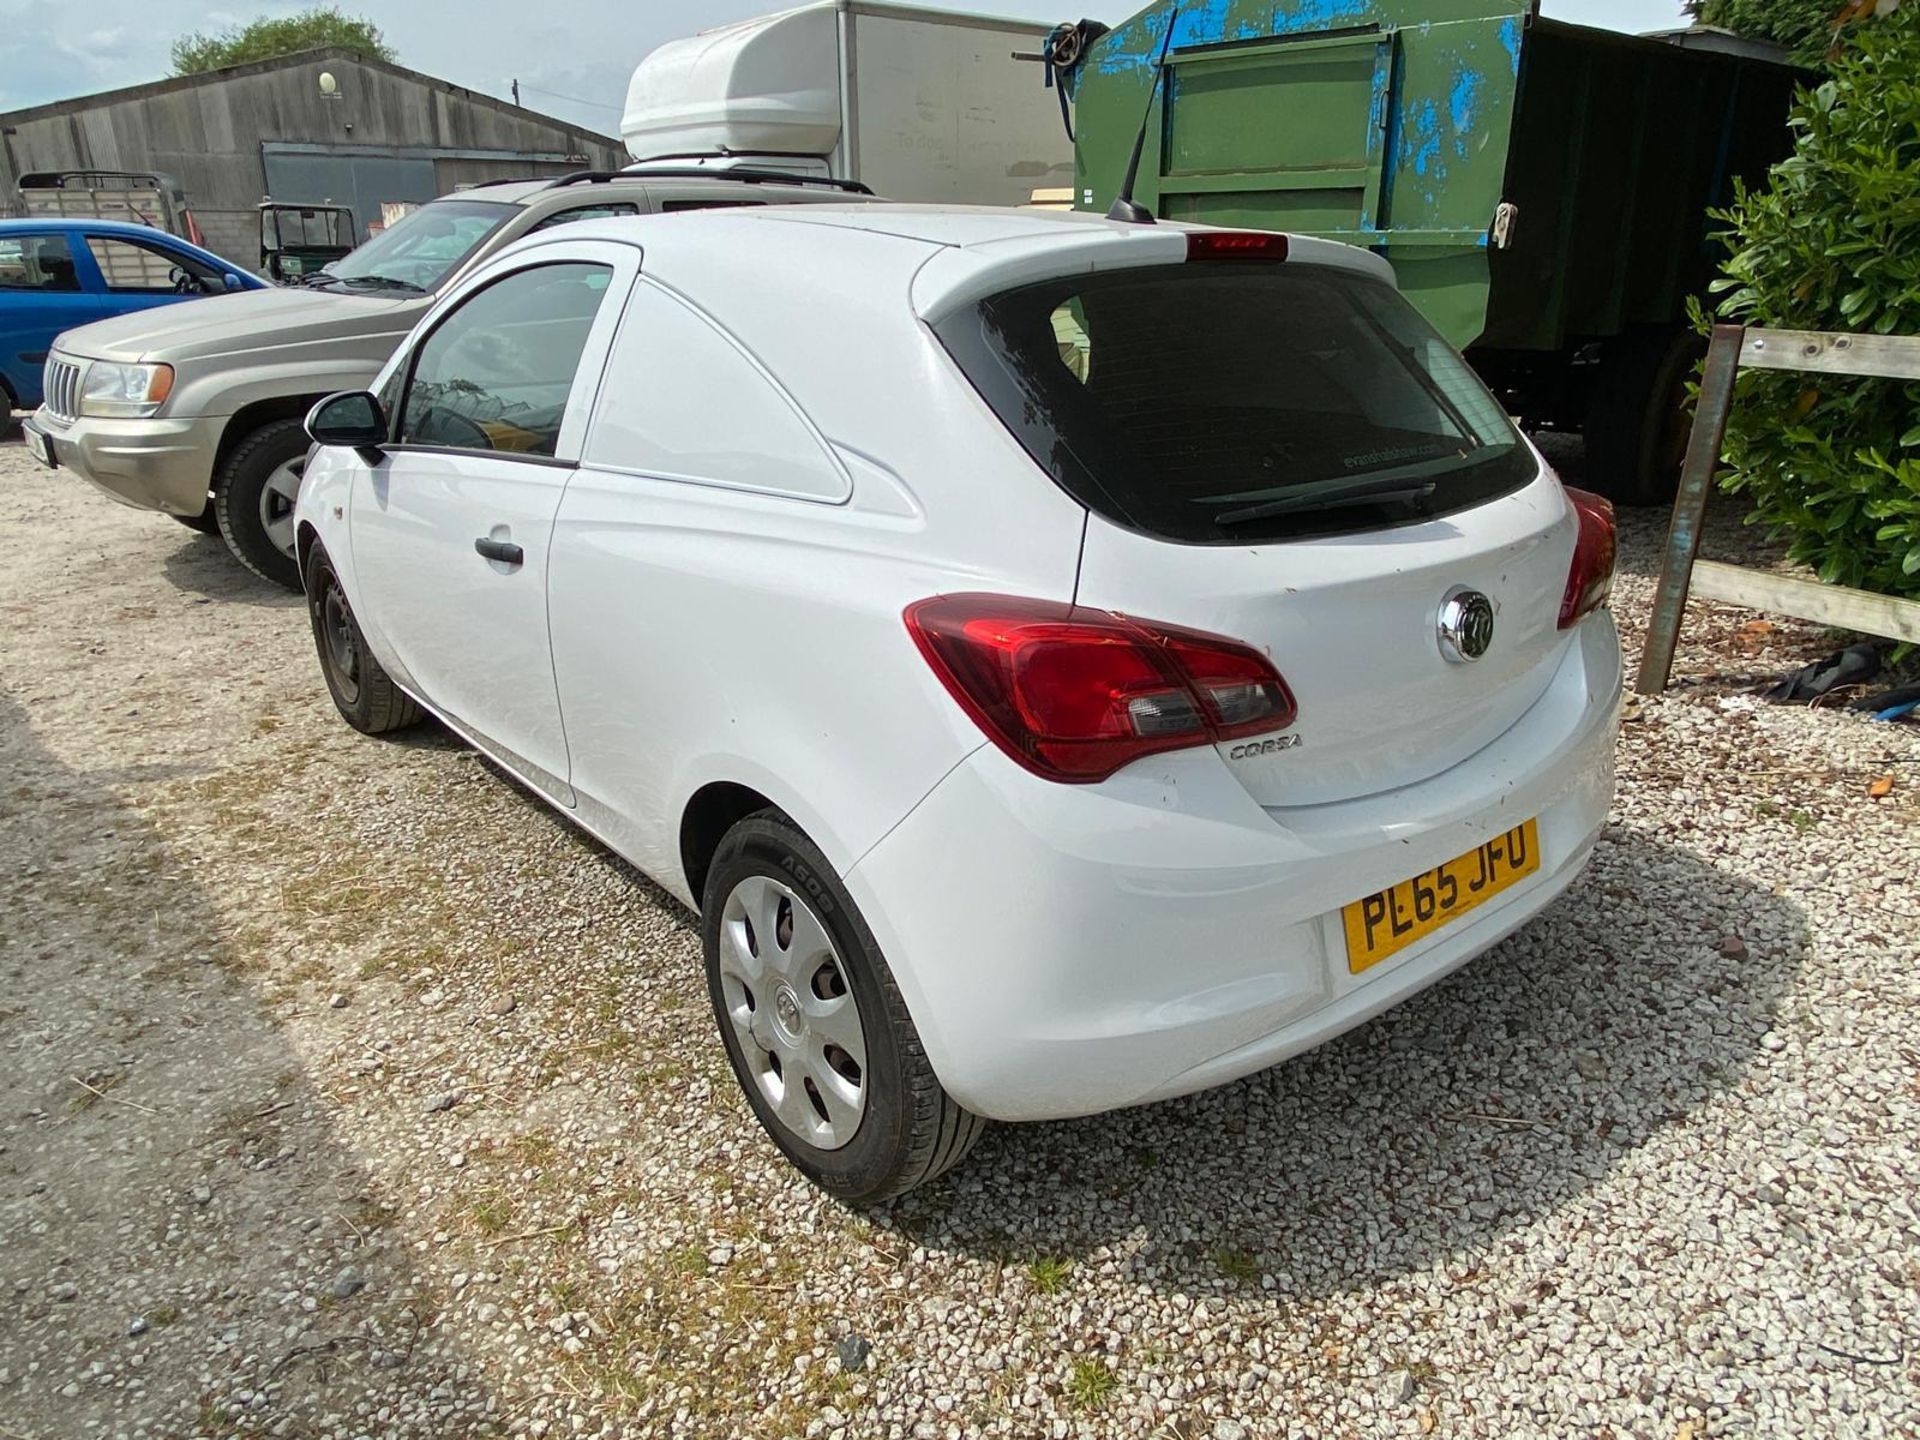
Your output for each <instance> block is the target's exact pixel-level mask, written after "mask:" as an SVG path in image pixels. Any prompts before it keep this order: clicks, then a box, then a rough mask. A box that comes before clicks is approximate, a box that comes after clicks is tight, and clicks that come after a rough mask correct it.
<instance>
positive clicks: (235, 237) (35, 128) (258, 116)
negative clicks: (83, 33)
mask: <svg viewBox="0 0 1920 1440" xmlns="http://www.w3.org/2000/svg"><path fill="white" fill-rule="evenodd" d="M323 72H324V73H326V74H330V75H332V76H333V79H334V82H335V89H334V93H333V94H332V95H331V96H328V95H324V94H322V93H321V87H320V76H321V74H322V73H323ZM625 163H627V157H626V152H625V150H624V148H623V147H622V146H621V144H620V142H619V141H618V140H614V139H612V138H610V137H608V136H605V135H600V134H596V133H595V132H593V131H591V130H585V129H582V128H581V127H579V126H577V125H570V124H568V123H566V122H565V121H563V120H556V119H554V118H552V117H551V116H547V115H542V114H539V113H538V112H536V111H533V110H526V109H522V108H521V107H520V106H518V105H512V104H509V103H508V102H506V101H504V100H496V99H494V98H493V97H492V96H489V95H480V94H476V93H475V92H473V91H471V90H465V89H462V88H461V87H460V86H458V85H452V84H449V83H447V82H446V81H444V80H436V79H435V78H433V77H432V76H431V75H422V74H420V73H419V72H418V71H415V70H408V69H406V68H405V67H403V66H399V65H390V64H388V63H386V62H385V61H381V60H372V59H368V58H366V57H363V56H359V55H356V54H354V53H353V52H352V51H349V50H345V49H338V48H333V49H324V50H308V51H303V52H301V53H299V54H297V55H287V56H282V57H280V58H279V59H275V60H264V61H259V62H257V63H255V64H250V65H235V66H232V67H230V68H228V69H225V70H212V71H208V72H206V73H205V74H201V75H183V76H177V77H174V78H172V79H168V80H160V81H156V82H154V83H152V84H149V85H135V86H131V87H129V88H127V89H123V90H108V91H105V92H103V93H101V94H98V95H87V96H81V97H79V98H77V99H73V100H62V101H58V102H56V103H54V104H50V105H37V106H34V107H32V108H30V109H26V110H15V111H12V112H11V113H6V114H0V214H9V215H12V214H19V213H21V211H20V197H19V192H18V189H17V184H18V181H19V177H20V176H21V175H22V174H25V173H28V172H31V171H35V170H84V169H102V170H141V171H146V170H158V171H162V172H165V173H167V174H170V175H172V176H174V177H175V178H176V179H178V180H179V181H180V183H181V186H182V187H183V188H184V189H185V191H186V193H187V201H188V203H189V204H190V205H191V206H192V208H193V212H194V214H195V216H196V217H197V218H198V219H199V221H200V225H201V228H202V230H203V231H204V232H205V234H206V237H207V243H208V244H209V246H210V247H211V248H213V249H214V250H217V251H219V252H221V253H222V254H224V255H226V256H227V257H228V258H230V259H232V260H236V261H239V262H240V263H242V264H245V265H248V266H252V265H253V264H254V263H255V262H256V261H257V259H258V254H259V231H258V225H257V221H256V215H255V208H254V207H255V206H256V205H257V204H258V203H259V201H260V200H261V199H262V198H263V197H265V196H266V195H268V194H271V195H272V196H273V198H274V199H276V200H287V201H300V202H312V201H321V200H333V201H335V202H337V203H340V204H346V205H351V206H353V209H354V220H355V224H356V226H357V228H358V231H359V233H360V234H361V235H362V236H364V235H365V234H366V227H367V224H368V222H369V221H375V222H377V221H378V220H379V218H380V206H381V205H382V204H383V203H389V204H390V203H396V202H413V203H418V202H420V201H424V200H430V199H432V198H433V197H434V196H435V195H440V194H445V193H446V192H447V191H450V190H452V189H454V188H455V187H457V186H460V185H468V184H472V183H474V182H475V181H479V180H490V179H498V178H501V177H503V176H509V175H540V174H562V173H564V172H566V171H568V170H579V169H588V168H591V169H596V170H615V169H618V168H620V166H622V165H623V164H625Z"/></svg>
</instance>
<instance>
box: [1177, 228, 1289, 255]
mask: <svg viewBox="0 0 1920 1440" xmlns="http://www.w3.org/2000/svg"><path fill="white" fill-rule="evenodd" d="M1286 258H1287V237H1286V236H1284V235H1276V234H1273V233H1271V232H1269V231H1266V230H1190V231H1188V232H1187V259H1189V260H1284V259H1286Z"/></svg>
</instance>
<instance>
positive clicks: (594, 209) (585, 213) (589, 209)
mask: <svg viewBox="0 0 1920 1440" xmlns="http://www.w3.org/2000/svg"><path fill="white" fill-rule="evenodd" d="M639 213H640V207H639V206H638V205H631V204H624V203H618V202H609V203H608V204H605V205H582V206H580V207H579V208H578V209H575V210H556V211H555V212H554V213H553V214H551V215H549V216H547V218H546V219H544V220H542V221H541V222H540V223H539V224H538V225H535V226H534V227H533V228H532V229H530V230H528V231H527V234H529V235H538V234H539V233H540V232H541V231H542V230H551V229H553V227H554V226H556V225H571V224H573V222H574V221H576V220H605V219H607V218H608V217H609V216H613V215H638V214H639Z"/></svg>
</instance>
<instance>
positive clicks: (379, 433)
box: [307, 390, 387, 460]
mask: <svg viewBox="0 0 1920 1440" xmlns="http://www.w3.org/2000/svg"><path fill="white" fill-rule="evenodd" d="M307 438H308V439H309V440H311V441H313V443H314V444H316V445H349V446H351V447H353V448H354V449H355V450H358V451H359V452H360V453H361V455H362V456H363V457H365V458H367V459H368V460H371V459H373V458H374V457H375V456H376V455H377V454H378V453H379V450H380V447H381V446H382V445H384V444H386V443H387V416H386V412H385V411H383V410H382V409H381V408H380V402H379V400H377V399H375V398H374V396H372V395H371V394H369V393H368V392H367V391H365V390H342V391H340V392H338V393H337V394H333V395H329V396H327V398H326V399H324V400H322V401H321V402H320V403H319V404H317V405H315V406H314V407H313V409H311V410H309V411H308V412H307Z"/></svg>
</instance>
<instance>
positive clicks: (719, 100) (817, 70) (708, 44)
mask: <svg viewBox="0 0 1920 1440" xmlns="http://www.w3.org/2000/svg"><path fill="white" fill-rule="evenodd" d="M839 9H840V7H839V5H838V4H837V3H836V0H826V3H824V4H819V5H808V6H804V7H802V8H801V9H798V10H787V11H783V12H781V13H780V14H778V15H763V16H761V17H760V18H759V19H757V20H744V21H742V22H741V23H739V24H738V25H725V26H721V27H720V28H718V29H715V30H705V31H702V32H701V33H700V34H698V35H693V36H689V37H688V38H687V39H685V40H673V41H669V42H668V43H667V44H665V45H662V46H661V47H660V48H659V49H658V50H655V51H654V52H653V53H652V54H651V55H649V56H647V58H646V59H644V60H642V61H641V62H640V65H639V68H638V69H636V70H635V71H634V72H633V80H632V82H631V83H630V84H629V85H628V86H627V106H626V111H625V113H624V114H623V115H622V117H621V121H620V137H621V138H622V139H623V140H625V141H626V142H627V151H628V153H629V154H631V155H632V156H633V158H634V159H636V160H651V159H658V158H662V157H666V156H691V155H716V154H727V153H729V152H732V153H739V152H743V151H757V152H760V153H763V154H775V155H822V156H824V155H828V154H831V153H832V151H833V148H834V146H835V145H837V144H838V143H839V140H840V47H839V35H838V26H839Z"/></svg>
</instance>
